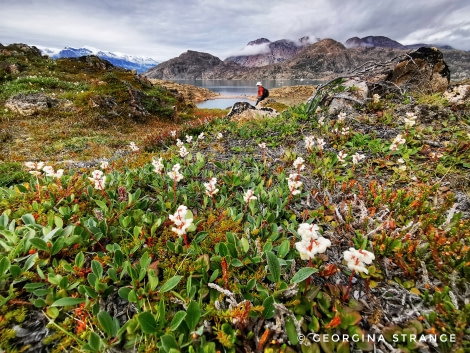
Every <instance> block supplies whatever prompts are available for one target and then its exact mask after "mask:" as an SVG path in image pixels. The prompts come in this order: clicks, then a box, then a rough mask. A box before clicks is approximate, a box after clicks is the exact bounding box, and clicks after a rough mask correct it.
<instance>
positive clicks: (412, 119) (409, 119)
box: [404, 112, 417, 128]
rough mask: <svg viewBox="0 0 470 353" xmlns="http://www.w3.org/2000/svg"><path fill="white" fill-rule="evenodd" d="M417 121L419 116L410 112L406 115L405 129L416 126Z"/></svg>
mask: <svg viewBox="0 0 470 353" xmlns="http://www.w3.org/2000/svg"><path fill="white" fill-rule="evenodd" d="M416 119H417V116H416V115H415V114H414V113H410V112H408V113H406V118H404V121H405V127H406V128H409V127H412V126H413V125H415V124H416Z"/></svg>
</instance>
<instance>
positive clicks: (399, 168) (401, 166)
mask: <svg viewBox="0 0 470 353" xmlns="http://www.w3.org/2000/svg"><path fill="white" fill-rule="evenodd" d="M398 170H401V171H402V172H404V171H405V170H406V165H404V164H402V165H400V166H399V167H398Z"/></svg>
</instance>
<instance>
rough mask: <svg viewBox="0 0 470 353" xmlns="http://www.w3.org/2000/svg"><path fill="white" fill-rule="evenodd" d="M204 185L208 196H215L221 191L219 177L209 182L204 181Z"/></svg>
mask: <svg viewBox="0 0 470 353" xmlns="http://www.w3.org/2000/svg"><path fill="white" fill-rule="evenodd" d="M204 187H205V188H206V194H207V195H208V196H214V195H215V194H217V192H219V189H217V178H211V180H209V182H208V183H204Z"/></svg>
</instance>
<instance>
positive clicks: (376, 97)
mask: <svg viewBox="0 0 470 353" xmlns="http://www.w3.org/2000/svg"><path fill="white" fill-rule="evenodd" d="M372 98H373V99H374V103H379V102H380V96H379V95H378V94H377V93H376V94H374V95H373V96H372Z"/></svg>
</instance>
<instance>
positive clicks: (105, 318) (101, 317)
mask: <svg viewBox="0 0 470 353" xmlns="http://www.w3.org/2000/svg"><path fill="white" fill-rule="evenodd" d="M97 317H98V321H99V323H100V325H101V327H102V328H103V330H104V332H106V334H107V335H108V336H110V337H114V336H116V333H117V330H118V329H119V328H118V327H116V325H115V323H114V320H113V318H112V317H111V315H109V313H108V312H107V311H100V312H99V313H98V315H97Z"/></svg>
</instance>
